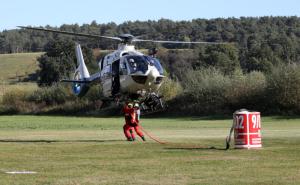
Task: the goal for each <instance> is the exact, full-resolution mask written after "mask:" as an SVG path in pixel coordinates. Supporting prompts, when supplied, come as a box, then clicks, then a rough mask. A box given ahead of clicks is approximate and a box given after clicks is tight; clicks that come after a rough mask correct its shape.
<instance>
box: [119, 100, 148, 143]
mask: <svg viewBox="0 0 300 185" xmlns="http://www.w3.org/2000/svg"><path fill="white" fill-rule="evenodd" d="M133 105H134V104H133V103H127V104H125V106H124V108H123V112H124V116H125V125H124V126H123V130H124V134H125V137H126V138H127V140H128V141H134V140H135V136H134V133H133V129H134V130H135V132H136V133H137V135H138V136H140V137H141V138H142V140H143V141H145V137H144V134H143V132H142V131H141V129H140V126H139V108H138V104H135V107H133Z"/></svg>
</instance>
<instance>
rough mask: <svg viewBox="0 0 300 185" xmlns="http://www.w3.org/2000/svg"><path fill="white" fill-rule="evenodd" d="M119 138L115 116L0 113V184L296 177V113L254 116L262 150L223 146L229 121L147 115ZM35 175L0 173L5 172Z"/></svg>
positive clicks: (299, 158)
mask: <svg viewBox="0 0 300 185" xmlns="http://www.w3.org/2000/svg"><path fill="white" fill-rule="evenodd" d="M142 121H143V122H142V125H143V127H144V128H145V130H147V131H148V132H149V133H151V134H153V135H154V136H156V137H157V138H159V139H160V140H163V141H167V142H168V144H165V145H161V144H158V143H156V142H154V141H152V140H150V139H149V138H147V139H148V140H147V142H145V143H144V142H142V141H140V140H138V141H137V142H126V141H125V140H124V136H123V133H122V125H123V119H122V118H82V117H56V116H1V117H0V140H1V142H0V161H1V164H0V184H26V185H27V184H166V185H168V184H266V185H269V184H295V185H296V184H300V131H299V130H300V119H297V118H293V119H286V118H281V117H267V118H264V119H263V121H262V127H263V128H262V134H263V149H256V150H235V149H230V150H228V151H225V150H223V149H224V147H225V144H224V142H225V137H226V136H227V134H228V131H229V128H230V126H231V120H207V119H201V118H176V119H175V118H174V119H171V118H162V119H157V118H152V119H151V118H147V119H143V120H142ZM22 170H28V171H36V172H38V173H37V174H31V175H30V174H27V175H25V174H23V175H21V174H19V175H11V174H6V173H5V171H22Z"/></svg>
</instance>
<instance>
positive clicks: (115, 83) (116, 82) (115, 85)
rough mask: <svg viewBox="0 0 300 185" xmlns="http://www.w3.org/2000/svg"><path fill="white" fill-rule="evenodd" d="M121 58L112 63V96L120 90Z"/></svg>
mask: <svg viewBox="0 0 300 185" xmlns="http://www.w3.org/2000/svg"><path fill="white" fill-rule="evenodd" d="M119 66H120V60H116V61H114V62H113V63H112V79H111V80H112V82H111V94H112V96H114V95H116V94H118V93H119V92H120V72H119Z"/></svg>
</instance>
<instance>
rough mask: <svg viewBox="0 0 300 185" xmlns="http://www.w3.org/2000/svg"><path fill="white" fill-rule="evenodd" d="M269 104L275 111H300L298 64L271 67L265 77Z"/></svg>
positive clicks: (299, 74)
mask: <svg viewBox="0 0 300 185" xmlns="http://www.w3.org/2000/svg"><path fill="white" fill-rule="evenodd" d="M267 81H268V86H267V93H268V98H269V99H270V104H272V105H273V106H275V107H277V110H276V111H280V112H282V111H284V112H293V113H299V112H300V66H299V65H296V64H288V65H280V66H277V67H274V68H272V71H271V73H270V74H269V75H268V78H267Z"/></svg>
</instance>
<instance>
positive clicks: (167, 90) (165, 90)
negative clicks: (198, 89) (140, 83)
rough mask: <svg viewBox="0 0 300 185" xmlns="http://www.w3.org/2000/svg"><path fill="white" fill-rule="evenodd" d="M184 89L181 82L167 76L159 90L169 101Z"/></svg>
mask: <svg viewBox="0 0 300 185" xmlns="http://www.w3.org/2000/svg"><path fill="white" fill-rule="evenodd" d="M182 91H183V89H182V86H181V85H180V83H179V82H176V81H173V80H171V79H170V78H168V77H166V78H165V79H164V81H163V84H162V85H161V87H160V89H159V92H160V95H162V96H163V97H164V100H166V101H169V100H171V99H173V98H175V97H177V96H178V95H180V94H181V93H182Z"/></svg>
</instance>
